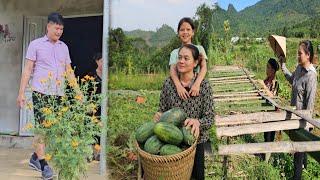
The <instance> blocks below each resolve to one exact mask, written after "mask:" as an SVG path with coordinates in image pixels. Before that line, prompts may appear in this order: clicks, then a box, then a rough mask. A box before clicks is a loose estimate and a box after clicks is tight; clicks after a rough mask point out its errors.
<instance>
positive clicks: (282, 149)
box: [218, 141, 320, 155]
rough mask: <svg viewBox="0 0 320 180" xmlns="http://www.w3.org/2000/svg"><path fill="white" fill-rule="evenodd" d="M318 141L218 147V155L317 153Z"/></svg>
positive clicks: (319, 146)
mask: <svg viewBox="0 0 320 180" xmlns="http://www.w3.org/2000/svg"><path fill="white" fill-rule="evenodd" d="M319 151H320V141H313V142H310V141H309V142H292V141H282V142H266V143H250V144H231V145H221V146H219V150H218V154H219V155H235V154H256V153H294V152H319Z"/></svg>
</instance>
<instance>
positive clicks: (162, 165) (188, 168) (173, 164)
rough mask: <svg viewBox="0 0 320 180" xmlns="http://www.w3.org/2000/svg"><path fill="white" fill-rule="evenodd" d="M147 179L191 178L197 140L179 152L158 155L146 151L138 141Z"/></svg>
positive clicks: (184, 179)
mask: <svg viewBox="0 0 320 180" xmlns="http://www.w3.org/2000/svg"><path fill="white" fill-rule="evenodd" d="M136 146H137V149H138V154H139V158H140V162H141V165H142V168H143V171H144V179H145V180H159V179H161V180H189V179H190V178H191V173H192V168H193V163H194V157H195V154H196V147H197V141H195V142H194V143H193V145H192V146H190V147H189V148H188V149H186V150H184V151H183V152H180V153H178V154H174V155H169V156H158V155H153V154H149V153H147V152H145V151H144V150H142V149H141V148H140V147H139V144H138V143H137V142H136Z"/></svg>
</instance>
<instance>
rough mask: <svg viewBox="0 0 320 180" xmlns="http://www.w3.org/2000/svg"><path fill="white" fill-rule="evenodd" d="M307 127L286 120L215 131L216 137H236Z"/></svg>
mask: <svg viewBox="0 0 320 180" xmlns="http://www.w3.org/2000/svg"><path fill="white" fill-rule="evenodd" d="M306 125H307V123H306V121H305V120H288V121H280V122H269V123H261V124H248V125H241V126H231V127H218V128H217V130H216V133H217V137H219V138H220V137H222V136H238V135H243V134H255V133H262V132H270V131H280V130H292V129H299V128H305V127H306Z"/></svg>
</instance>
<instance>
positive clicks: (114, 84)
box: [108, 72, 169, 90]
mask: <svg viewBox="0 0 320 180" xmlns="http://www.w3.org/2000/svg"><path fill="white" fill-rule="evenodd" d="M109 76H110V77H109V84H108V85H109V89H111V90H116V89H123V90H161V88H162V84H163V82H164V80H165V79H166V78H167V77H169V75H168V74H166V73H164V72H161V73H158V74H132V75H127V74H125V73H123V72H113V73H110V75H109Z"/></svg>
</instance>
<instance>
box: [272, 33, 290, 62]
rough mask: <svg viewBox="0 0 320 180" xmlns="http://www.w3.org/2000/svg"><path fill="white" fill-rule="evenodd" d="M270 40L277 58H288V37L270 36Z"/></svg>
mask: <svg viewBox="0 0 320 180" xmlns="http://www.w3.org/2000/svg"><path fill="white" fill-rule="evenodd" d="M268 40H269V42H270V46H271V48H272V49H273V51H274V53H275V54H276V55H277V57H280V56H281V55H282V56H284V57H286V49H287V48H286V37H283V36H277V35H270V36H269V37H268Z"/></svg>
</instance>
